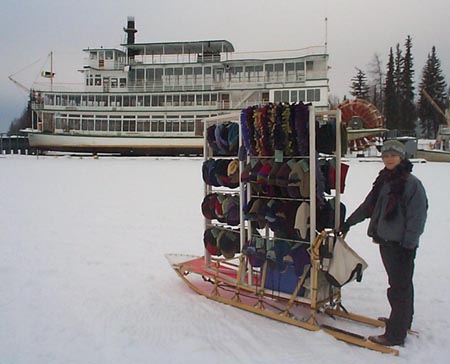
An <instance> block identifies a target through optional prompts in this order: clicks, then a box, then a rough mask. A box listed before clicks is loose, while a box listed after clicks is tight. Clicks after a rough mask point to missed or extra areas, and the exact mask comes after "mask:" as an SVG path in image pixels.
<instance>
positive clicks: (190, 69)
mask: <svg viewBox="0 0 450 364" xmlns="http://www.w3.org/2000/svg"><path fill="white" fill-rule="evenodd" d="M184 74H185V75H192V67H186V68H185V69H184Z"/></svg>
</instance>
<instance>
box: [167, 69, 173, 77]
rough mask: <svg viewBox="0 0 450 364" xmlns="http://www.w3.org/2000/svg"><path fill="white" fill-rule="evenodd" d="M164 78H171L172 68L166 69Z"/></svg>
mask: <svg viewBox="0 0 450 364" xmlns="http://www.w3.org/2000/svg"><path fill="white" fill-rule="evenodd" d="M166 76H173V68H166Z"/></svg>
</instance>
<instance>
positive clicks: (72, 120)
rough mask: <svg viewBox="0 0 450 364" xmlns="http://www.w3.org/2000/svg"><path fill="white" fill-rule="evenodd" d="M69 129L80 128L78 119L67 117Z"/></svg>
mask: <svg viewBox="0 0 450 364" xmlns="http://www.w3.org/2000/svg"><path fill="white" fill-rule="evenodd" d="M69 130H80V119H79V118H70V119H69Z"/></svg>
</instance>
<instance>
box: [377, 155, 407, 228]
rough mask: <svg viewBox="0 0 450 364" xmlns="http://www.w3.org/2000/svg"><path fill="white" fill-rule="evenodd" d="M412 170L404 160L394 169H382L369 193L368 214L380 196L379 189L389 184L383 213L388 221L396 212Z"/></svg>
mask: <svg viewBox="0 0 450 364" xmlns="http://www.w3.org/2000/svg"><path fill="white" fill-rule="evenodd" d="M412 168H413V165H412V163H411V162H410V161H409V160H407V159H404V160H402V161H401V162H400V164H399V165H397V166H396V167H395V168H394V169H392V170H389V169H387V168H384V169H382V170H381V171H380V173H379V174H378V177H377V178H376V180H375V182H374V183H373V187H372V191H371V192H370V194H371V196H372V198H371V200H370V203H369V210H370V211H369V214H370V215H372V212H373V209H374V208H375V204H376V202H377V200H378V195H379V194H380V191H381V188H382V187H383V186H384V184H385V183H389V185H390V187H391V188H390V191H389V199H388V203H387V206H386V210H385V212H384V216H383V217H384V219H385V220H388V219H390V218H391V217H392V216H394V215H395V213H396V212H397V208H398V205H399V201H400V198H401V196H402V194H403V191H404V190H405V184H406V180H407V179H408V176H409V174H410V173H411V171H412Z"/></svg>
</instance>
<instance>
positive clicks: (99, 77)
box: [95, 75, 102, 86]
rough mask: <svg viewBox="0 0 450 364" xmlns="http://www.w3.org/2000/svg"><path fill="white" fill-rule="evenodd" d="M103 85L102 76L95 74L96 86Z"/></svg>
mask: <svg viewBox="0 0 450 364" xmlns="http://www.w3.org/2000/svg"><path fill="white" fill-rule="evenodd" d="M101 85H102V76H101V75H95V86H101Z"/></svg>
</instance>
